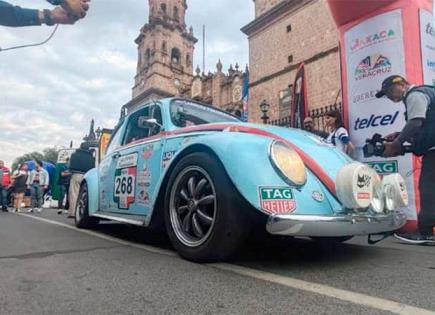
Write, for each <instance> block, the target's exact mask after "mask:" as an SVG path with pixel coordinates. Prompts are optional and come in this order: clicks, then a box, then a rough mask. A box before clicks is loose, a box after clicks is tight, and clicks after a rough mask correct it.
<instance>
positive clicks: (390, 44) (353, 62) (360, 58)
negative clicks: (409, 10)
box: [344, 9, 416, 219]
mask: <svg viewBox="0 0 435 315" xmlns="http://www.w3.org/2000/svg"><path fill="white" fill-rule="evenodd" d="M344 52H345V56H346V65H347V67H346V68H347V82H348V104H349V110H348V113H349V133H350V136H351V139H352V142H353V143H354V144H355V146H356V148H357V153H356V155H357V156H355V157H356V158H357V159H358V160H360V161H364V162H368V163H369V164H370V165H371V166H372V167H373V168H375V169H376V171H378V172H379V173H380V174H389V173H393V172H397V171H399V173H401V174H402V176H403V177H404V178H405V181H406V185H407V188H408V192H409V196H410V200H409V205H410V206H409V209H407V211H408V213H407V215H408V218H409V219H415V218H416V208H415V198H414V195H415V193H414V178H413V172H412V170H413V160H412V156H411V155H406V156H402V157H395V158H390V159H384V158H379V157H376V158H370V159H365V158H364V157H363V155H362V147H363V145H364V144H365V140H366V139H368V138H371V137H372V136H373V135H374V134H375V133H379V134H381V135H383V136H386V135H388V134H390V133H393V132H396V131H400V130H402V128H403V126H404V125H405V116H404V111H405V108H404V105H403V104H402V103H393V102H391V101H390V100H388V99H386V98H385V99H377V98H376V97H375V94H376V92H377V91H378V90H379V89H380V86H381V83H382V81H383V80H384V79H385V78H387V77H388V76H390V75H393V74H398V75H402V76H405V56H404V43H403V25H402V11H401V9H396V10H393V11H390V12H387V13H383V14H380V15H377V16H374V17H372V18H369V19H367V20H364V21H362V22H361V23H359V24H357V25H355V26H354V27H352V28H350V29H348V30H347V31H346V32H345V33H344Z"/></svg>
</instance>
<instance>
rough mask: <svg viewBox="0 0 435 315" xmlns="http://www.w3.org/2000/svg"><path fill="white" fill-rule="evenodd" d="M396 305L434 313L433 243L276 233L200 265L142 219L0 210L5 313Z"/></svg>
mask: <svg viewBox="0 0 435 315" xmlns="http://www.w3.org/2000/svg"><path fill="white" fill-rule="evenodd" d="M41 219H43V220H45V221H41ZM392 313H397V314H416V315H420V314H435V247H434V246H415V245H404V244H401V243H399V241H397V240H395V239H392V238H391V239H389V240H386V241H384V242H382V243H380V244H378V245H375V246H369V245H366V242H365V239H362V238H359V239H356V240H352V241H349V242H347V243H345V244H340V245H325V244H322V245H320V244H317V243H314V242H311V241H308V240H293V241H289V240H285V241H284V240H280V241H279V240H276V241H273V242H271V241H270V240H269V241H268V242H265V243H262V244H258V243H257V244H250V245H249V246H247V247H246V248H245V250H244V251H243V252H242V253H241V254H240V257H238V258H237V259H236V261H234V262H232V263H226V264H223V263H222V264H202V265H201V264H195V263H191V262H188V261H185V260H183V259H181V258H179V257H178V256H177V255H176V253H174V251H173V250H172V248H171V246H170V244H169V242H168V240H167V238H166V237H165V235H163V234H156V233H150V232H148V231H146V230H144V229H141V228H137V227H132V226H128V225H122V224H113V223H104V224H101V225H100V226H99V227H98V229H96V230H93V231H91V232H87V231H82V230H76V229H75V228H74V227H73V222H72V220H71V219H67V218H66V217H65V216H64V215H57V214H56V212H55V210H50V209H48V210H46V211H45V212H43V213H42V214H33V215H30V216H29V215H27V214H25V215H23V214H13V213H0V314H1V315H9V314H17V315H24V314H102V315H103V314H104V315H107V314H298V315H300V314H392Z"/></svg>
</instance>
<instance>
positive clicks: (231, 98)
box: [124, 0, 248, 116]
mask: <svg viewBox="0 0 435 315" xmlns="http://www.w3.org/2000/svg"><path fill="white" fill-rule="evenodd" d="M148 1H149V19H148V23H147V24H145V25H144V26H143V27H142V28H141V30H140V33H139V36H138V37H137V38H136V40H135V43H136V44H137V49H138V60H137V71H136V76H135V78H134V86H133V95H132V100H131V101H130V102H128V103H127V104H125V105H124V106H125V107H126V108H127V110H128V111H131V110H133V109H134V108H136V107H137V106H139V105H141V104H144V103H145V102H147V101H149V100H152V99H154V100H156V99H160V98H165V97H171V96H181V97H186V98H191V99H195V100H198V101H201V102H205V103H208V104H213V105H215V106H217V107H219V108H221V109H223V110H226V111H228V112H231V113H233V114H236V115H238V116H240V115H241V113H242V108H243V105H242V101H241V99H242V90H243V88H242V87H243V78H244V75H248V69H247V68H246V69H245V70H243V71H242V70H241V69H240V67H239V65H238V64H236V65H235V66H234V67H233V66H232V65H231V66H230V68H229V69H228V71H227V72H226V73H225V72H224V71H223V66H222V63H221V61H220V60H219V61H218V62H217V64H216V70H215V72H214V73H212V72H208V73H207V74H205V73H201V70H200V69H199V67H197V68H196V70H195V72H194V70H193V68H194V67H193V54H194V50H195V43H196V42H197V41H198V40H197V39H196V37H195V35H194V33H193V28H192V27H190V28H187V26H186V23H185V16H186V10H187V2H186V0H148Z"/></svg>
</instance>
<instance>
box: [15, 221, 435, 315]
mask: <svg viewBox="0 0 435 315" xmlns="http://www.w3.org/2000/svg"><path fill="white" fill-rule="evenodd" d="M18 215H21V216H24V217H28V218H32V219H35V220H39V221H42V222H45V223H49V224H54V225H58V226H61V227H64V228H67V229H70V230H74V231H77V232H81V233H84V234H88V235H91V236H94V237H97V238H101V239H104V240H107V241H111V242H115V243H118V244H122V245H126V246H130V247H135V248H138V249H142V250H146V251H148V252H151V253H155V254H161V255H166V256H172V257H178V255H177V254H176V253H175V252H174V251H170V250H165V249H160V248H157V247H154V246H148V245H140V244H136V243H133V242H129V241H124V240H121V239H119V238H116V237H112V236H107V235H104V234H100V233H97V232H93V231H89V230H82V229H79V228H76V227H75V226H71V225H68V224H65V223H61V222H57V221H53V220H49V219H45V218H41V217H35V216H32V215H28V214H23V213H18ZM206 265H207V266H210V267H212V268H215V269H219V270H223V271H228V272H232V273H236V274H238V275H241V276H246V277H250V278H254V279H258V280H263V281H268V282H271V283H275V284H279V285H283V286H286V287H289V288H293V289H297V290H302V291H306V292H310V293H315V294H319V295H323V296H327V297H331V298H334V299H338V300H341V301H344V302H349V303H352V304H356V305H362V306H367V307H371V308H374V309H378V310H382V311H387V312H391V313H394V314H400V315H435V312H434V311H430V310H426V309H423V308H419V307H415V306H411V305H407V304H403V303H398V302H394V301H391V300H387V299H383V298H378V297H373V296H370V295H366V294H362V293H357V292H353V291H347V290H343V289H337V288H334V287H331V286H328V285H324V284H319V283H314V282H308V281H304V280H299V279H295V278H291V277H286V276H281V275H278V274H274V273H270V272H265V271H260V270H256V269H252V268H247V267H242V266H238V265H232V264H226V263H215V264H206Z"/></svg>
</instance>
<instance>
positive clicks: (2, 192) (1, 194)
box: [0, 187, 8, 210]
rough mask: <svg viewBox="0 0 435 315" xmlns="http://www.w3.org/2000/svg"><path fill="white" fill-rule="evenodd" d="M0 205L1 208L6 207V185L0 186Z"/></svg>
mask: <svg viewBox="0 0 435 315" xmlns="http://www.w3.org/2000/svg"><path fill="white" fill-rule="evenodd" d="M0 206H1V207H2V209H3V210H4V209H7V206H8V189H7V188H6V187H0Z"/></svg>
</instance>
